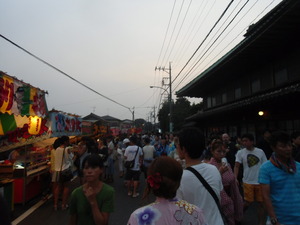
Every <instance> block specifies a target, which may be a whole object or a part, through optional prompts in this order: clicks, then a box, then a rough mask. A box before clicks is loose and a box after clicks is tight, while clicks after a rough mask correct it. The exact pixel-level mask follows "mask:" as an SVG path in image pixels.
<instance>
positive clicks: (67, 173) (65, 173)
mask: <svg viewBox="0 0 300 225" xmlns="http://www.w3.org/2000/svg"><path fill="white" fill-rule="evenodd" d="M65 151H66V149H65V148H64V152H63V156H62V160H61V166H60V171H61V172H60V179H59V180H60V181H61V182H62V183H65V182H68V181H70V180H72V178H73V172H72V169H71V167H70V166H69V167H68V168H67V169H65V170H62V165H63V162H64V158H65Z"/></svg>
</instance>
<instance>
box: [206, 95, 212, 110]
mask: <svg viewBox="0 0 300 225" xmlns="http://www.w3.org/2000/svg"><path fill="white" fill-rule="evenodd" d="M206 105H207V108H210V107H211V97H207V99H206Z"/></svg>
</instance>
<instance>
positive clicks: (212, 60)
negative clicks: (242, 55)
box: [173, 0, 275, 91]
mask: <svg viewBox="0 0 300 225" xmlns="http://www.w3.org/2000/svg"><path fill="white" fill-rule="evenodd" d="M258 1H259V0H257V1H255V2H254V4H253V5H252V6H251V7H250V8H249V9H248V10H247V11H246V13H245V14H244V15H243V16H242V17H241V18H240V19H239V20H238V21H237V22H236V24H235V26H233V27H232V28H231V30H229V31H228V33H227V34H226V35H225V36H224V37H223V39H222V40H221V41H220V42H219V43H218V44H217V45H216V46H215V47H214V48H213V49H212V51H211V53H212V52H214V50H215V49H216V48H217V47H218V46H219V45H220V44H221V43H223V41H224V39H225V38H226V37H227V36H228V34H230V33H231V32H232V30H233V29H234V28H235V27H236V26H237V25H238V24H239V23H240V21H241V20H242V19H243V18H244V17H245V16H246V15H247V14H248V13H249V12H250V11H251V10H252V9H253V7H254V6H255V5H256V4H257V3H258ZM274 2H275V0H273V1H271V2H270V3H269V4H268V5H267V6H266V7H265V8H264V9H263V10H262V11H261V12H260V13H259V14H258V16H256V17H255V18H254V19H253V20H252V21H251V22H250V23H249V25H248V26H246V27H245V28H244V29H243V30H242V31H241V32H240V33H239V34H237V35H236V36H235V37H234V38H233V39H232V40H231V41H230V42H229V43H228V44H227V45H226V46H225V47H224V48H223V49H222V50H220V51H218V54H217V55H216V56H215V57H214V58H212V59H211V60H210V61H209V62H208V63H207V64H206V65H205V66H204V67H203V70H204V69H205V68H207V67H208V66H209V65H211V63H212V62H214V61H216V58H217V57H218V56H219V55H220V54H221V53H222V52H224V51H225V49H227V48H228V46H229V45H231V44H232V43H233V42H234V41H235V40H236V39H237V38H238V37H239V36H240V35H241V34H242V33H243V32H244V31H245V30H247V29H248V27H249V26H250V25H251V24H253V23H254V21H255V20H256V19H257V18H258V17H259V16H261V15H262V14H263V13H264V12H265V11H266V9H267V8H269V7H270V6H271V5H272V4H273V3H274ZM246 3H247V2H246ZM243 7H244V6H243ZM211 53H210V54H211ZM210 54H209V55H207V56H206V58H204V60H203V61H202V63H204V62H205V60H206V59H207V58H208V57H209V56H210ZM202 63H200V64H199V65H198V66H197V67H196V69H198V67H199V66H200V65H201V64H202ZM203 70H202V71H203ZM194 71H195V70H194ZM199 73H201V72H199ZM178 86H179V84H178V85H177V86H176V87H175V88H173V90H174V91H175V90H176V89H177V88H178Z"/></svg>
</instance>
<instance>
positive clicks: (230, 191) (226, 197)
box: [209, 157, 243, 225]
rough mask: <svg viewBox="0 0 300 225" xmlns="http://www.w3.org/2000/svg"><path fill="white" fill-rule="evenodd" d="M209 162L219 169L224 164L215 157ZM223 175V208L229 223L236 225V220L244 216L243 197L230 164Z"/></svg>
mask: <svg viewBox="0 0 300 225" xmlns="http://www.w3.org/2000/svg"><path fill="white" fill-rule="evenodd" d="M209 163H210V164H212V165H214V166H216V167H217V168H218V169H219V168H220V167H221V165H222V163H221V162H220V163H219V162H217V161H216V160H215V159H214V158H213V157H212V158H211V159H210V162H209ZM221 177H222V183H223V190H222V191H221V194H220V195H221V208H222V211H223V213H224V215H225V216H226V218H227V219H228V223H229V225H235V221H241V220H242V218H243V199H242V196H241V194H240V191H239V188H238V185H237V183H236V179H235V176H234V174H233V172H232V169H231V166H230V165H229V166H228V170H227V171H226V172H224V173H223V174H221Z"/></svg>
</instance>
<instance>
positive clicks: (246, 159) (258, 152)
mask: <svg viewBox="0 0 300 225" xmlns="http://www.w3.org/2000/svg"><path fill="white" fill-rule="evenodd" d="M242 142H243V146H245V148H243V149H241V150H239V151H238V152H237V154H236V158H235V166H234V175H235V177H236V178H237V177H238V175H239V169H240V165H241V164H242V165H243V170H244V172H243V190H244V200H245V203H244V209H245V210H246V209H247V208H248V207H249V205H250V204H251V203H252V202H254V201H257V202H258V203H259V207H258V209H257V210H258V219H259V224H265V221H264V220H265V219H266V218H265V210H264V207H263V204H262V202H263V195H262V187H261V185H260V184H259V183H258V174H259V170H260V167H261V165H262V164H263V163H264V162H266V161H267V158H266V155H265V153H264V151H263V150H262V149H260V148H256V147H254V136H253V135H252V134H244V135H243V136H242Z"/></svg>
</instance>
